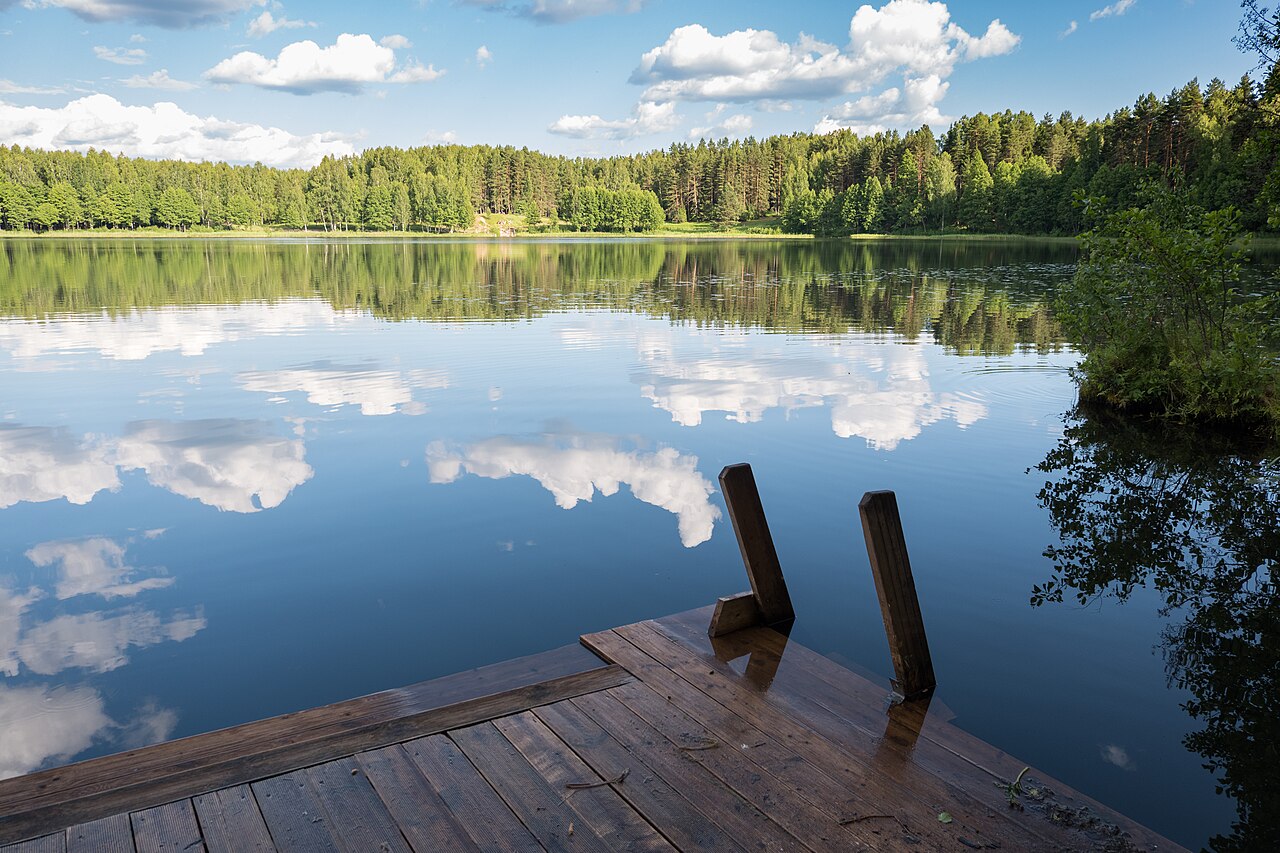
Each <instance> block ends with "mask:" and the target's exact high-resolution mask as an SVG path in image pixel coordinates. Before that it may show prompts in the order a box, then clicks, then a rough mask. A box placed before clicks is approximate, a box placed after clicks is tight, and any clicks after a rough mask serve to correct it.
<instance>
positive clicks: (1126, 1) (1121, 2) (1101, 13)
mask: <svg viewBox="0 0 1280 853" xmlns="http://www.w3.org/2000/svg"><path fill="white" fill-rule="evenodd" d="M1137 2H1138V0H1116V2H1114V3H1112V4H1111V5H1110V6H1103V7H1102V8H1101V9H1097V10H1095V11H1093V12H1090V13H1089V20H1090V21H1096V20H1099V19H1100V18H1111V17H1116V18H1118V17H1120V16H1121V15H1123V14H1124V13H1125V12H1128V11H1129V10H1130V9H1132V8H1133V6H1134V4H1135V3H1137Z"/></svg>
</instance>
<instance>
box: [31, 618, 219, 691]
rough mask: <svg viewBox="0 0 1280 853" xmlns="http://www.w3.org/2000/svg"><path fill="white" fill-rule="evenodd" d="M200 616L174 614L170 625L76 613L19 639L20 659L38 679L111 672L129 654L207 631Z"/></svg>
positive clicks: (162, 621) (156, 620)
mask: <svg viewBox="0 0 1280 853" xmlns="http://www.w3.org/2000/svg"><path fill="white" fill-rule="evenodd" d="M206 625H207V622H206V621H205V619H204V617H203V616H201V615H199V614H182V613H178V614H175V615H174V616H173V618H171V619H169V620H165V619H163V618H161V616H160V615H159V614H157V613H153V612H152V611H150V610H142V609H139V608H127V609H125V610H120V611H116V612H114V613H112V614H110V615H107V614H103V613H78V614H74V615H63V616H55V617H54V618H52V619H50V620H49V621H47V622H40V623H38V624H36V625H33V626H32V627H31V628H29V629H28V630H27V631H26V632H24V633H23V635H22V640H21V642H20V643H19V644H18V656H19V657H20V658H21V659H22V663H23V664H24V665H25V666H26V667H27V668H28V669H30V670H31V671H32V672H34V673H37V674H39V675H55V674H57V673H59V672H62V671H63V670H65V669H71V668H81V669H90V670H93V671H94V672H110V671H111V670H113V669H119V668H120V667H122V666H124V665H125V664H126V663H128V662H129V657H128V654H127V652H128V650H129V649H130V648H146V647H147V646H154V645H155V644H157V643H162V642H165V641H177V642H181V641H182V640H186V639H189V638H191V637H193V636H195V635H196V634H197V633H199V632H200V631H201V630H203V629H204V628H205V626H206Z"/></svg>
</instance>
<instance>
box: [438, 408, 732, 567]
mask: <svg viewBox="0 0 1280 853" xmlns="http://www.w3.org/2000/svg"><path fill="white" fill-rule="evenodd" d="M625 444H626V442H625V441H624V440H623V439H622V438H619V437H617V436H611V435H602V434H598V433H586V432H576V431H573V430H558V431H555V432H547V433H544V434H543V435H540V436H535V437H522V436H511V435H499V436H494V437H493V438H488V439H485V440H483V441H479V442H476V443H475V444H469V445H466V446H464V447H461V448H459V449H456V450H455V449H450V448H449V447H448V446H447V445H446V444H445V443H444V442H439V441H437V442H432V443H431V444H430V445H428V446H427V466H428V468H429V470H430V476H431V482H433V483H452V482H453V481H455V480H457V479H458V478H459V477H460V476H462V474H464V473H469V474H474V475H476V476H478V477H487V478H489V479H493V480H500V479H503V478H504V477H510V476H512V475H513V474H514V475H521V476H525V477H532V478H533V479H534V480H536V481H537V482H538V483H539V485H541V486H542V487H543V488H544V489H546V490H547V491H549V492H551V494H552V496H554V498H555V502H556V506H559V507H561V508H563V509H573V508H574V507H575V506H577V505H578V501H590V500H591V499H592V498H593V497H594V496H595V493H596V492H597V491H599V492H600V494H602V495H604V496H606V497H608V496H610V495H613V494H615V493H616V492H617V491H618V488H619V486H621V485H626V486H628V487H629V488H630V489H631V494H633V495H635V497H636V498H637V499H639V500H641V501H643V502H644V503H647V504H651V505H653V506H656V507H660V508H662V509H665V510H666V511H667V512H670V513H674V514H675V516H676V518H677V519H678V525H679V530H680V541H681V542H682V543H683V544H684V546H685V547H686V548H693V547H694V546H697V545H701V544H702V543H703V542H706V541H707V540H708V539H710V538H711V531H712V528H713V527H714V525H715V522H716V520H717V519H718V518H720V510H719V508H717V507H716V506H715V505H713V504H712V503H711V500H710V499H711V495H712V494H713V493H714V492H715V488H714V487H713V486H712V485H711V481H710V480H708V479H707V478H706V477H704V476H702V474H701V473H699V472H698V457H696V456H691V455H689V454H682V453H680V452H679V451H677V450H675V449H674V448H670V447H664V448H661V449H659V450H657V451H653V452H649V451H643V450H639V449H634V448H633V449H629V450H628V449H624V446H625Z"/></svg>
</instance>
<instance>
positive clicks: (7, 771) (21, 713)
mask: <svg viewBox="0 0 1280 853" xmlns="http://www.w3.org/2000/svg"><path fill="white" fill-rule="evenodd" d="M111 725H112V721H111V718H110V717H108V716H107V714H106V710H105V707H104V704H103V701H102V695H101V694H99V693H98V691H96V690H93V689H90V688H88V687H50V686H48V685H30V686H22V687H7V686H4V685H2V684H0V779H11V778H13V777H14V776H21V775H23V774H25V773H30V772H31V771H33V770H38V769H39V768H41V767H45V766H47V765H49V764H53V763H63V762H66V761H69V760H71V759H72V758H73V757H74V756H76V755H77V754H79V753H81V752H83V751H84V750H86V749H88V748H89V747H90V746H92V745H93V742H94V738H95V736H97V735H98V734H99V733H101V732H102V731H104V730H106V729H107V728H109V727H110V726H111Z"/></svg>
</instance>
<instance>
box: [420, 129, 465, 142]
mask: <svg viewBox="0 0 1280 853" xmlns="http://www.w3.org/2000/svg"><path fill="white" fill-rule="evenodd" d="M422 141H423V142H424V143H426V144H427V145H453V144H454V143H455V142H457V141H458V132H457V131H455V130H444V131H439V130H428V131H427V132H426V133H424V134H423V135H422Z"/></svg>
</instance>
